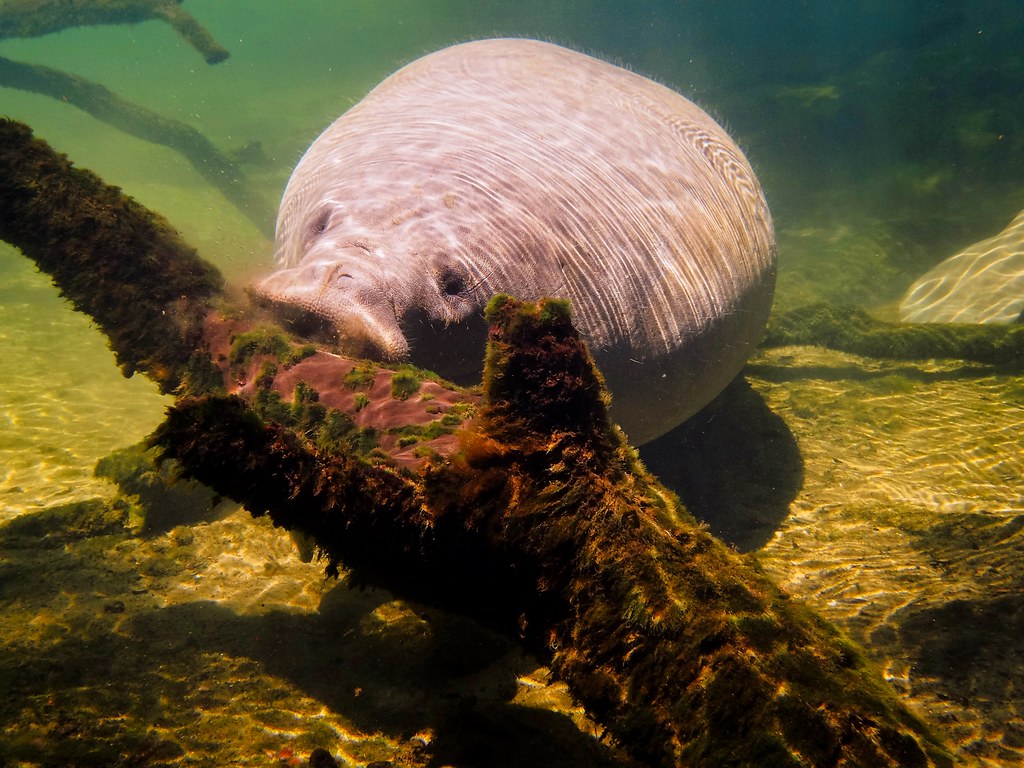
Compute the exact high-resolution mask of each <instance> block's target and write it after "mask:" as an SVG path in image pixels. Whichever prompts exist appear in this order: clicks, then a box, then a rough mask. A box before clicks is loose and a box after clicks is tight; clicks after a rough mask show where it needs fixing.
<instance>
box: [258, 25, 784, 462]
mask: <svg viewBox="0 0 1024 768" xmlns="http://www.w3.org/2000/svg"><path fill="white" fill-rule="evenodd" d="M774 250H775V249H774V233H773V230H772V223H771V217H770V216H769V213H768V208H767V205H766V204H765V200H764V197H763V195H762V192H761V188H760V186H759V185H758V183H757V180H756V178H755V177H754V173H753V171H752V170H751V168H750V166H749V165H748V163H747V161H746V159H745V158H744V157H743V154H742V153H741V152H740V150H739V149H738V148H737V147H736V145H735V144H734V143H733V142H732V141H731V140H730V139H729V137H728V136H727V135H726V134H725V132H724V131H723V130H722V128H721V127H720V126H719V125H717V124H716V123H715V122H714V121H713V120H712V119H711V118H710V117H709V116H708V115H707V114H705V113H704V112H703V111H701V110H700V109H699V108H698V107H696V106H695V105H694V104H692V103H691V102H689V101H687V100H686V99H685V98H683V97H682V96H680V95H679V94H677V93H675V92H673V91H671V90H669V89H668V88H665V87H663V86H661V85H659V84H657V83H654V82H652V81H650V80H648V79H646V78H643V77H640V76H639V75H636V74H633V73H631V72H628V71H627V70H624V69H621V68H619V67H615V66H612V65H611V64H607V63H605V62H602V61H599V60H597V59H594V58H591V57H589V56H584V55H582V54H579V53H575V52H573V51H569V50H566V49H564V48H560V47H558V46H555V45H550V44H548V43H541V42H536V41H531V40H511V39H499V40H481V41H477V42H473V43H466V44H463V45H457V46H454V47H451V48H447V49H444V50H442V51H439V52H437V53H433V54H431V55H429V56H425V57H423V58H421V59H419V60H417V61H414V62H412V63H411V64H409V65H407V66H406V67H404V68H402V69H401V70H399V71H398V72H396V73H395V74H394V75H392V76H391V77H389V78H388V79H386V80H385V81H384V82H383V83H381V84H380V85H379V86H377V88H375V89H374V90H373V91H372V92H371V93H370V94H369V95H367V96H366V98H364V99H363V100H362V101H361V102H360V103H359V104H357V105H356V106H354V107H353V108H352V109H350V110H349V111H348V112H346V113H345V114H344V115H342V116H341V117H340V118H339V119H338V120H337V121H335V122H334V123H333V124H332V125H331V126H330V127H329V128H328V129H327V130H326V131H325V132H324V133H323V134H322V135H321V136H320V137H319V138H318V139H317V140H316V141H315V142H314V143H313V145H312V146H311V147H310V148H309V150H308V151H307V152H306V154H305V156H304V157H303V158H302V160H301V161H300V162H299V164H298V166H297V167H296V168H295V171H294V172H293V173H292V177H291V180H290V181H289V182H288V187H287V189H286V190H285V193H284V198H283V200H282V202H281V210H280V213H279V216H278V221H277V254H276V255H277V262H278V270H277V271H276V272H274V273H272V274H270V275H269V276H268V277H266V278H264V279H263V280H261V281H260V282H258V283H257V284H256V285H255V286H254V289H253V291H254V293H255V294H256V296H257V297H259V298H260V299H262V300H263V301H264V302H265V303H267V304H269V305H271V306H273V307H275V308H276V309H277V310H278V311H279V312H280V313H281V315H282V316H284V317H285V318H286V319H289V320H291V321H292V322H293V323H294V324H295V325H296V327H297V328H298V329H299V330H305V331H308V332H314V331H317V330H319V331H321V332H322V331H323V330H324V329H327V330H328V331H329V335H330V336H331V337H332V338H334V339H336V340H337V342H338V343H339V344H340V346H341V348H342V349H343V350H344V351H346V352H347V353H349V354H354V355H367V356H372V357H377V358H381V359H384V360H391V361H397V360H405V359H411V361H412V362H415V363H417V364H420V365H423V366H425V367H429V368H433V369H434V370H437V371H438V372H439V373H441V374H442V375H447V376H448V377H450V378H455V379H463V380H464V379H465V378H466V377H467V376H472V375H477V376H478V375H479V371H480V365H481V360H482V355H483V344H484V339H485V328H484V324H483V320H482V309H483V307H484V306H485V305H486V303H487V301H488V300H489V299H490V297H491V296H492V295H493V294H494V293H497V292H505V293H509V294H512V295H514V296H516V297H518V298H521V299H536V298H540V297H541V296H558V297H563V298H568V299H570V300H571V301H572V306H573V317H574V321H575V323H576V325H577V327H579V329H580V330H581V332H582V333H583V335H584V337H585V338H586V339H587V341H588V343H589V344H590V347H591V350H592V351H593V353H594V355H595V358H596V360H597V363H598V365H599V366H600V368H601V370H602V372H603V373H604V375H605V378H606V380H607V383H608V385H609V388H610V390H611V392H612V398H613V403H612V415H613V417H614V418H615V419H616V420H617V421H618V422H619V423H620V424H621V425H622V427H623V428H624V429H625V430H626V432H627V434H628V435H629V437H630V439H631V440H632V441H633V442H634V443H635V444H638V445H639V444H642V443H644V442H646V441H648V440H651V439H653V438H655V437H657V436H659V435H661V434H663V433H665V432H666V431H668V430H670V429H671V428H673V427H674V426H676V425H677V424H679V423H681V422H682V421H683V420H684V419H686V418H687V417H688V416H690V415H691V414H693V413H694V412H695V411H697V410H698V409H699V408H701V407H702V406H703V405H704V404H706V403H707V402H708V401H709V400H711V399H712V398H713V397H714V396H715V395H716V394H717V393H718V392H719V391H721V389H722V388H723V387H724V386H725V385H726V384H727V383H728V382H729V381H730V380H731V379H732V378H733V377H734V376H735V375H736V373H737V372H738V371H739V370H740V368H741V367H742V365H743V363H744V362H745V361H746V359H747V357H748V355H749V354H750V352H751V350H752V348H753V346H754V345H755V344H756V343H757V342H758V341H759V339H760V337H761V334H762V333H763V330H764V324H765V322H766V319H767V316H768V310H769V307H770V305H771V300H772V291H773V288H774V282H775V255H774Z"/></svg>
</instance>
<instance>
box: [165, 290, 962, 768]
mask: <svg viewBox="0 0 1024 768" xmlns="http://www.w3.org/2000/svg"><path fill="white" fill-rule="evenodd" d="M488 320H489V321H490V322H491V323H492V326H491V330H490V338H489V343H488V352H487V363H486V378H485V392H484V405H483V407H482V409H481V411H480V414H479V416H478V419H477V420H476V421H475V422H474V423H473V424H472V425H471V426H470V427H468V428H467V429H466V430H464V431H463V432H462V434H461V450H460V451H459V452H458V453H455V454H453V455H452V456H451V457H449V458H447V459H435V460H433V461H431V462H428V463H427V464H426V466H425V467H424V468H423V469H422V470H421V471H420V474H419V476H418V477H413V476H409V475H407V474H405V475H403V474H402V473H398V472H395V471H392V470H390V469H388V468H386V467H381V466H373V465H371V464H368V463H366V462H363V461H360V460H358V459H355V458H354V457H352V456H349V455H346V454H344V453H338V452H327V451H323V450H321V449H318V448H317V447H316V446H314V445H312V444H311V443H309V442H308V441H305V440H304V439H303V438H302V437H301V436H299V435H297V434H295V433H293V432H290V431H288V430H286V429H284V428H282V427H280V426H279V425H272V424H269V425H268V424H265V423H263V422H262V421H261V420H260V419H259V417H258V416H256V415H255V413H253V411H252V410H251V409H250V408H249V407H248V405H247V404H246V403H245V402H244V401H242V400H241V399H239V398H232V397H226V398H225V397H217V396H207V397H203V398H198V399H187V400H184V401H182V402H180V403H179V404H178V405H177V406H175V407H174V408H173V409H171V411H170V413H169V416H168V420H167V421H166V422H165V424H164V425H163V426H162V427H161V428H160V429H159V430H158V431H157V433H156V434H155V436H154V441H155V443H156V444H157V445H158V446H159V448H160V450H161V451H162V452H163V455H164V456H165V457H168V458H174V459H176V460H178V461H179V462H180V463H181V464H182V466H183V467H184V468H185V470H186V472H187V473H188V474H189V475H191V476H193V477H195V478H196V479H199V480H201V481H203V482H205V483H208V484H210V485H212V486H213V487H214V488H215V489H216V490H218V491H220V492H221V493H224V494H225V495H228V496H231V497H233V498H235V499H236V500H238V501H241V502H243V503H245V504H246V506H247V507H249V508H250V510H251V511H253V512H254V513H255V514H264V513H266V514H269V515H270V516H271V517H272V519H273V520H274V522H275V523H277V524H279V525H282V526H284V527H286V528H291V529H295V530H299V531H303V532H305V533H307V534H310V535H312V536H313V537H314V538H315V540H316V542H317V544H318V546H319V547H320V549H321V551H322V552H323V554H324V555H325V556H326V557H327V558H328V561H329V562H330V564H331V566H332V567H336V566H337V564H339V563H344V564H345V566H346V567H349V568H352V569H353V572H354V575H355V576H356V577H357V578H358V579H363V580H366V581H369V582H372V583H375V584H380V585H383V586H386V587H388V588H390V589H392V590H394V591H395V592H397V593H398V594H401V595H406V596H409V597H415V598H420V599H423V598H426V599H428V600H429V601H430V602H431V603H433V604H439V605H441V606H443V607H448V608H452V609H455V610H459V611H462V612H464V613H467V614H469V615H471V616H474V617H475V618H478V619H480V620H481V621H484V622H485V623H488V624H490V625H492V626H496V627H498V628H500V629H502V630H504V631H505V632H507V633H509V634H512V635H514V636H515V635H518V636H519V637H520V638H521V639H522V641H523V642H524V644H525V645H526V647H527V648H528V649H529V650H530V651H532V652H533V653H535V654H536V655H537V656H538V657H539V658H541V659H542V660H544V661H545V662H547V663H548V664H549V665H550V667H551V670H552V672H553V674H554V675H555V676H556V677H558V678H560V679H563V680H564V681H565V682H566V683H567V684H568V685H569V688H570V690H571V692H572V693H573V695H574V696H575V697H576V698H577V699H578V700H579V701H580V702H581V703H582V704H583V705H584V707H585V708H586V709H587V711H588V712H589V713H590V714H591V715H592V716H593V717H594V718H595V719H596V720H597V721H598V722H599V723H600V724H601V725H603V726H604V727H605V728H606V729H607V733H608V734H609V735H610V736H611V737H612V738H613V739H614V740H615V741H616V742H617V743H618V744H619V745H620V746H621V747H622V748H623V749H624V750H626V751H627V752H629V753H630V754H631V755H632V756H633V757H635V758H637V759H639V760H642V761H644V762H645V763H648V764H650V765H656V766H666V767H667V766H692V765H700V766H723V767H724V766H737V765H751V766H754V765H758V766H760V765H771V766H839V765H841V766H864V767H865V768H868V767H870V768H878V767H879V766H915V767H916V766H948V765H952V760H951V758H950V757H949V755H948V753H947V752H946V751H945V749H944V748H943V747H942V745H941V744H940V743H939V742H938V741H937V739H936V738H935V737H934V736H933V735H932V734H931V733H930V732H929V730H928V729H927V727H926V726H925V725H924V724H923V723H922V722H921V721H919V720H918V719H917V718H916V717H915V716H914V715H913V714H911V713H910V712H909V711H908V710H906V709H905V708H904V706H903V705H902V704H901V703H900V702H899V700H898V698H897V697H896V694H895V693H894V692H893V691H892V690H891V689H889V688H888V687H887V686H886V685H885V684H884V683H883V682H882V680H881V677H880V675H879V673H878V671H877V670H876V669H875V668H874V667H873V666H872V665H871V664H870V663H868V662H867V661H866V660H865V658H864V656H863V654H862V653H861V652H860V650H859V649H857V648H856V647H855V646H854V645H853V644H852V643H851V642H850V641H849V640H847V639H846V638H844V637H843V636H842V635H841V634H840V633H839V632H838V631H837V630H836V629H834V628H833V627H831V626H830V625H828V624H827V623H825V622H824V621H823V620H821V619H820V618H818V617H817V616H815V615H814V614H813V613H812V612H811V611H809V610H808V609H806V608H804V607H802V606H800V605H799V604H798V603H796V602H794V601H791V600H789V599H788V598H787V596H786V595H785V594H783V593H782V592H781V591H780V590H779V589H778V588H777V587H776V586H775V585H774V584H773V583H772V582H771V581H770V580H769V579H767V578H766V577H765V576H763V575H762V574H761V573H759V572H758V571H757V569H756V568H754V567H753V566H752V565H751V564H750V562H749V561H748V560H746V559H745V558H743V557H742V556H740V555H738V554H736V553H734V552H732V551H731V550H729V549H728V548H727V547H726V546H725V545H723V544H722V543H721V542H719V541H718V540H716V539H715V538H714V537H712V536H711V535H710V534H709V533H708V532H707V531H706V530H704V529H703V528H702V527H701V526H700V525H698V524H697V523H696V522H695V521H694V520H693V519H692V518H691V517H690V516H689V515H688V514H687V513H686V511H685V510H684V509H683V508H682V507H681V506H680V504H679V502H678V501H677V499H676V498H675V497H674V496H673V495H672V494H671V493H670V492H669V491H667V490H666V489H665V488H663V487H662V486H660V485H659V484H658V483H657V481H656V480H655V479H654V478H653V477H651V476H650V475H649V474H647V473H646V471H645V470H644V469H643V467H642V466H641V465H640V464H639V462H638V460H637V458H636V454H635V452H634V451H633V449H632V448H630V447H629V446H628V444H627V443H626V442H625V440H624V439H623V436H622V433H621V432H620V431H619V430H618V429H617V428H616V427H614V426H613V425H612V424H611V423H610V422H609V421H608V417H607V410H606V403H607V394H606V392H605V390H604V387H603V383H602V380H601V376H600V374H599V373H598V372H597V370H596V369H595V368H594V366H593V363H592V360H591V358H590V356H589V352H588V351H587V349H586V345H585V344H584V342H583V341H582V340H581V339H580V337H579V334H578V333H577V332H576V330H575V329H574V328H573V326H572V324H571V322H570V318H569V314H568V308H567V306H566V305H565V303H564V302H544V301H542V302H541V303H540V304H538V305H534V304H524V303H520V302H518V301H515V300H513V299H510V298H508V297H497V298H496V299H495V300H494V301H493V302H492V303H491V305H490V306H489V308H488Z"/></svg>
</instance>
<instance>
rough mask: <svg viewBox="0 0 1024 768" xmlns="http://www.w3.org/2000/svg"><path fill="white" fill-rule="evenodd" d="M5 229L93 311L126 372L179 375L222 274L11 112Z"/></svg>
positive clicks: (2, 134)
mask: <svg viewBox="0 0 1024 768" xmlns="http://www.w3.org/2000/svg"><path fill="white" fill-rule="evenodd" d="M0 239H2V240H5V241H7V242H8V243H11V244H12V245H15V246H17V247H18V248H20V249H21V251H22V252H23V253H24V254H25V255H26V256H28V257H29V258H31V259H33V260H34V261H35V262H36V264H37V265H38V266H39V268H40V269H41V270H43V271H44V272H47V273H48V274H50V275H51V276H52V277H53V279H54V282H55V283H56V284H57V285H58V287H59V288H60V290H61V293H62V295H64V296H65V297H67V298H68V299H69V300H70V301H71V302H72V304H73V305H74V306H75V308H76V309H78V310H79V311H81V312H84V313H86V314H87V315H89V316H90V317H92V318H93V320H94V321H95V322H96V324H97V325H98V326H99V327H100V329H101V330H102V331H103V332H104V333H105V334H106V335H107V337H108V338H109V339H110V344H111V348H112V349H113V350H114V353H115V355H116V356H117V362H118V364H119V365H120V366H121V368H122V370H123V371H124V372H125V374H126V375H131V374H132V373H133V372H135V371H140V372H142V373H144V374H145V375H147V376H148V377H150V378H151V379H153V380H154V381H156V382H157V383H158V384H159V385H160V388H161V389H162V390H163V391H164V392H170V391H172V390H174V389H175V388H176V387H178V386H179V385H180V384H181V382H182V380H183V378H184V376H185V374H186V370H187V368H188V364H189V361H190V360H192V359H193V355H194V354H195V353H196V351H197V350H199V349H200V347H201V334H202V319H203V317H204V316H205V314H206V312H207V309H208V306H209V302H210V300H211V299H212V298H213V297H214V296H216V295H218V293H219V292H220V290H221V283H222V281H221V277H220V274H219V273H218V272H217V270H216V268H214V267H213V266H211V265H210V264H208V263H207V262H205V261H203V260H202V259H200V258H199V256H198V254H197V253H196V252H195V250H194V249H192V248H191V247H190V246H188V245H187V244H185V242H184V241H183V240H182V239H181V238H180V237H179V236H178V234H177V233H176V232H175V231H174V230H173V229H172V228H171V226H170V224H168V222H167V221H166V220H165V219H164V218H162V217H161V216H158V215H157V214H155V213H152V212H151V211H148V210H147V209H146V208H144V207H143V206H141V205H139V204H138V203H137V202H135V201H134V200H132V199H131V198H129V197H127V196H125V195H123V194H122V193H121V191H120V190H119V189H117V188H116V187H111V186H109V185H107V184H104V183H103V181H101V180H100V179H99V178H98V177H97V176H96V175H95V174H93V173H91V172H89V171H86V170H82V169H78V168H74V167H73V166H72V165H71V163H70V162H69V161H68V159H67V158H66V157H64V156H63V155H59V154H57V153H56V152H54V151H53V150H52V149H51V148H50V147H49V146H48V145H47V144H46V143H45V142H43V141H40V140H37V139H34V138H33V137H32V132H31V131H30V130H29V129H28V128H27V127H26V126H24V125H22V124H20V123H17V122H14V121H11V120H0Z"/></svg>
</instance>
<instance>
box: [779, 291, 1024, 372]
mask: <svg viewBox="0 0 1024 768" xmlns="http://www.w3.org/2000/svg"><path fill="white" fill-rule="evenodd" d="M763 343H764V346H767V347H781V346H787V345H790V344H807V345H816V346H822V347H828V348H829V349H836V350H839V351H841V352H851V353H853V354H857V355H865V356H867V357H880V358H890V359H896V360H926V359H930V358H953V359H957V360H969V361H973V362H979V363H988V364H991V365H996V366H1000V367H1004V368H1008V369H1011V370H1017V369H1019V368H1021V367H1022V366H1024V325H961V324H953V323H887V322H884V321H882V320H876V319H875V318H873V317H871V316H870V315H869V314H868V313H867V312H865V311H864V310H863V309H861V308H860V307H853V306H840V305H835V304H827V303H817V304H809V305H807V306H804V307H798V308H797V309H794V310H791V311H789V312H786V313H785V314H783V315H781V316H773V317H772V319H771V320H770V321H769V324H768V330H767V333H766V335H765V340H764V342H763Z"/></svg>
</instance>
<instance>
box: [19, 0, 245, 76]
mask: <svg viewBox="0 0 1024 768" xmlns="http://www.w3.org/2000/svg"><path fill="white" fill-rule="evenodd" d="M151 19H158V20H160V21H166V22H167V23H168V24H170V25H171V26H172V27H173V28H174V30H175V31H176V32H177V33H178V34H179V35H181V37H182V38H183V39H184V40H185V41H186V42H187V43H188V44H189V45H191V46H192V47H193V48H195V49H196V50H197V51H199V53H200V54H202V56H203V58H204V59H205V60H206V63H207V64H216V63H218V62H221V61H224V59H226V58H227V57H228V56H229V53H228V51H227V50H226V49H225V48H224V47H223V46H221V45H220V44H219V43H218V42H217V41H216V40H214V38H213V35H211V34H210V33H209V31H208V30H207V29H206V28H205V27H203V25H202V24H200V23H199V22H198V21H196V19H195V18H194V17H193V16H192V15H191V14H189V13H188V12H187V11H184V10H182V8H181V0H7V1H6V2H4V3H0V40H3V39H4V38H8V37H41V36H43V35H49V34H52V33H54V32H59V31H61V30H62V29H70V28H71V27H91V26H97V25H101V24H138V23H139V22H142V21H149V20H151Z"/></svg>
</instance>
